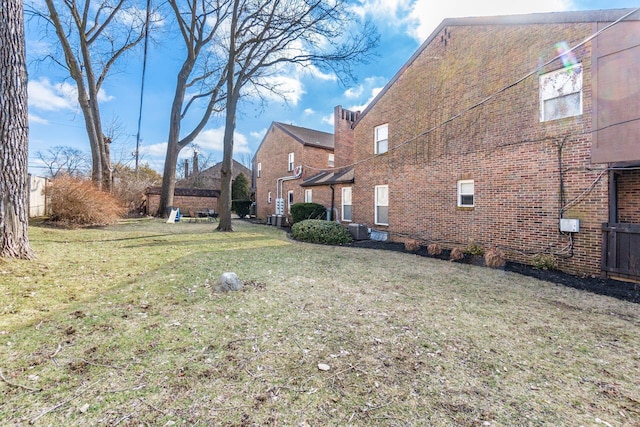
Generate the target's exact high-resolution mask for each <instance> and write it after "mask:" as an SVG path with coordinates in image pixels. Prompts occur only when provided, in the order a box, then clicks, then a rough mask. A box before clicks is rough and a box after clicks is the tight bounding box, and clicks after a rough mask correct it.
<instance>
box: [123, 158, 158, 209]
mask: <svg viewBox="0 0 640 427" xmlns="http://www.w3.org/2000/svg"><path fill="white" fill-rule="evenodd" d="M161 181H162V176H161V175H160V174H159V173H158V172H156V171H155V170H153V169H151V167H150V166H149V165H148V164H142V165H140V167H139V168H138V170H137V171H135V170H134V169H132V168H131V167H129V166H126V165H122V164H120V163H118V164H116V165H115V167H114V182H113V194H114V195H115V196H116V197H117V198H118V199H119V200H121V201H122V203H123V204H124V205H125V206H126V207H127V210H128V212H129V214H131V215H134V214H135V215H140V213H141V211H143V210H144V202H145V194H144V193H145V190H146V189H147V187H152V186H154V185H158V184H159V183H160V182H161Z"/></svg>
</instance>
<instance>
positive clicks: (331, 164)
mask: <svg viewBox="0 0 640 427" xmlns="http://www.w3.org/2000/svg"><path fill="white" fill-rule="evenodd" d="M327 164H328V166H329V167H330V168H332V167H334V166H335V164H336V156H335V154H333V153H331V154H329V161H328V162H327Z"/></svg>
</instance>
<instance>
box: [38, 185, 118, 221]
mask: <svg viewBox="0 0 640 427" xmlns="http://www.w3.org/2000/svg"><path fill="white" fill-rule="evenodd" d="M47 196H48V197H49V198H50V200H51V217H50V220H51V221H54V222H58V223H60V224H63V225H67V226H70V227H74V226H86V225H106V224H113V223H115V222H116V221H118V219H120V218H121V217H122V216H123V215H124V214H125V213H126V209H125V208H124V206H123V205H122V203H121V202H120V201H119V200H118V199H117V198H116V197H115V196H113V195H112V194H110V193H106V192H104V191H101V190H99V189H98V188H97V187H96V186H95V185H94V184H93V182H91V181H89V180H86V179H83V178H74V177H71V176H67V175H65V176H61V177H58V178H55V179H54V180H53V181H51V186H49V187H48V188H47Z"/></svg>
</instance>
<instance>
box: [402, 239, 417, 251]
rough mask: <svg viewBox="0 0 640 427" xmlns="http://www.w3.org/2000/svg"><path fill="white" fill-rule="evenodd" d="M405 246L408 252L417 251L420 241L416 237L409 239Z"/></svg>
mask: <svg viewBox="0 0 640 427" xmlns="http://www.w3.org/2000/svg"><path fill="white" fill-rule="evenodd" d="M404 248H405V250H406V251H407V252H417V251H418V249H420V243H418V241H417V240H415V239H409V240H407V241H406V242H404Z"/></svg>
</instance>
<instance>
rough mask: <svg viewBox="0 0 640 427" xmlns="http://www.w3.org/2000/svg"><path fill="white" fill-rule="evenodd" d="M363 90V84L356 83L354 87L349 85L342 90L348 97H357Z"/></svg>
mask: <svg viewBox="0 0 640 427" xmlns="http://www.w3.org/2000/svg"><path fill="white" fill-rule="evenodd" d="M363 92H364V86H362V85H358V86H356V87H350V88H349V89H347V90H346V91H345V92H344V96H345V97H346V98H349V99H353V98H359V97H361V96H362V93H363Z"/></svg>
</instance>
